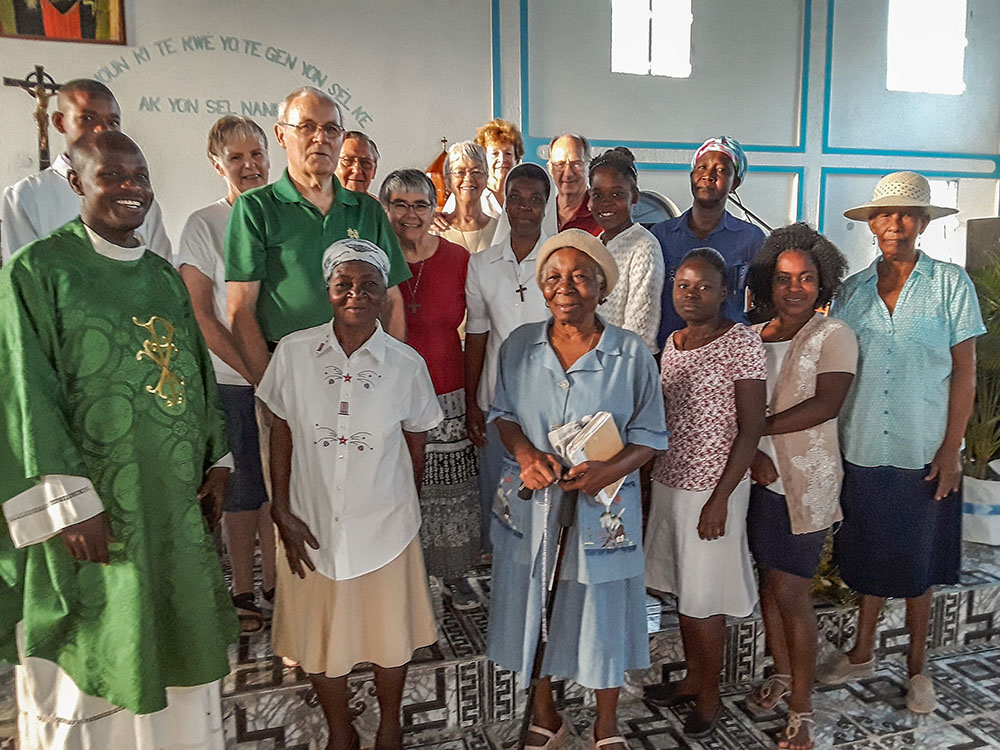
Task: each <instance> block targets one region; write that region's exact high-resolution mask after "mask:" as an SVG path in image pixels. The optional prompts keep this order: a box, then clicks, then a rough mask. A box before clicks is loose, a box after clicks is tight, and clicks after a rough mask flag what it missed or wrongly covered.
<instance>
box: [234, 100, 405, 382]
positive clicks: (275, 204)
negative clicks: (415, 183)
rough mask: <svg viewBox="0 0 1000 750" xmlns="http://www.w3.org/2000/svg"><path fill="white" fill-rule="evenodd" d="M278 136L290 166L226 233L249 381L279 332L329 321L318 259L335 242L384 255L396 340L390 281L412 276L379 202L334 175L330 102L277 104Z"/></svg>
mask: <svg viewBox="0 0 1000 750" xmlns="http://www.w3.org/2000/svg"><path fill="white" fill-rule="evenodd" d="M274 133H275V136H276V138H277V140H278V143H279V144H280V145H281V147H282V148H283V149H285V151H286V152H287V154H288V169H286V170H285V172H284V174H283V175H282V176H281V179H279V180H278V181H277V182H275V183H272V184H270V185H266V186H264V187H262V188H256V189H253V190H248V191H247V192H245V193H243V194H242V195H241V196H240V197H239V198H237V199H236V202H235V203H234V204H233V211H232V213H231V214H230V216H229V225H228V227H227V229H226V248H225V249H226V280H227V282H228V283H227V285H226V286H227V297H228V300H227V304H228V309H229V321H230V325H231V327H232V331H233V337H234V338H235V339H236V344H237V346H238V348H239V349H240V353H241V354H242V355H243V358H244V360H245V361H246V363H247V365H248V367H249V369H250V372H251V374H252V375H253V379H254V382H255V383H257V382H260V378H261V377H262V376H263V374H264V370H265V369H266V368H267V363H268V359H269V351H268V350H269V348H273V345H274V344H275V343H277V341H278V340H279V339H280V338H281V337H282V336H285V335H287V334H289V333H292V332H293V331H298V330H301V329H303V328H309V327H311V326H315V325H319V324H320V323H323V322H325V321H327V320H329V318H330V302H329V299H328V297H327V291H326V287H325V286H324V284H323V274H322V273H321V270H320V262H321V260H322V258H323V252H324V251H325V250H326V249H327V248H328V247H329V246H330V245H332V244H333V243H334V242H336V241H337V240H342V239H345V238H347V237H355V238H358V237H360V238H362V239H366V240H370V241H371V242H374V243H375V244H376V245H378V246H379V247H381V248H382V249H383V250H385V251H386V253H387V254H388V256H389V260H390V263H391V272H390V274H389V285H390V286H391V287H392V288H391V289H389V293H390V294H389V306H388V309H387V310H386V313H385V315H383V319H384V320H387V321H388V325H387V328H388V331H389V333H390V334H392V335H393V336H395V337H396V338H400V339H402V338H403V336H404V334H405V323H404V322H403V304H402V296H401V295H400V293H399V289H398V288H396V285H397V284H399V283H400V282H401V281H405V280H406V279H408V278H409V277H410V271H409V268H408V267H407V265H406V260H405V259H404V258H403V254H402V252H401V250H400V249H399V243H398V241H397V239H396V235H395V234H394V233H393V231H392V227H391V226H390V224H389V221H388V219H387V218H386V215H385V212H384V211H383V210H382V207H381V206H380V205H379V203H378V201H376V200H375V199H374V198H372V197H370V196H368V195H363V194H361V193H355V192H352V191H350V190H347V189H346V188H344V187H343V186H341V184H340V183H339V182H338V180H337V178H336V177H335V176H334V171H335V170H336V168H337V159H338V157H339V156H340V147H341V144H342V143H343V140H344V128H343V116H342V114H341V112H340V108H339V107H338V106H337V104H336V102H334V101H333V99H331V98H330V97H329V96H327V95H326V94H324V93H323V92H322V91H320V90H319V89H315V88H312V87H310V86H307V87H303V88H300V89H296V90H295V91H293V92H292V93H290V94H289V95H288V96H287V97H286V98H285V101H284V102H282V105H281V107H280V108H279V110H278V123H277V124H276V125H275V126H274Z"/></svg>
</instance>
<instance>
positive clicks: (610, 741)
mask: <svg viewBox="0 0 1000 750" xmlns="http://www.w3.org/2000/svg"><path fill="white" fill-rule="evenodd" d="M591 738H592V739H593V741H594V750H601V748H602V747H611V746H612V745H621V746H622V747H624V748H625V750H628V740H626V739H625V738H624V737H622V736H621V735H620V734H616V735H614V736H612V737H605V738H604V739H603V740H599V739H597V735H596V733H595V732H593V731H592V732H591Z"/></svg>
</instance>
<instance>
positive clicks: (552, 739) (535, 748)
mask: <svg viewBox="0 0 1000 750" xmlns="http://www.w3.org/2000/svg"><path fill="white" fill-rule="evenodd" d="M559 718H560V719H562V724H560V725H559V728H558V729H557V730H556V731H554V732H553V731H552V730H551V729H546V728H545V727H540V726H538V725H537V724H532V725H531V726H529V727H528V734H531V733H532V732H534V733H535V734H540V735H542V737H544V738H545V743H544V744H542V745H529V744H527V743H525V744H524V746H525V747H526V748H529V747H530V748H532V750H555V749H556V748H557V747H562V744H563V743H564V742H565V741H566V732H567V731H568V730H567V729H566V727H567V726H568V725H569V722H568V721H566V717H565V716H561V715H560V717H559Z"/></svg>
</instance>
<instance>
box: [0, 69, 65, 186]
mask: <svg viewBox="0 0 1000 750" xmlns="http://www.w3.org/2000/svg"><path fill="white" fill-rule="evenodd" d="M3 85H4V86H15V87H17V88H19V89H24V90H25V91H27V92H28V94H29V95H30V96H32V97H34V99H35V101H36V102H37V106H36V107H35V124H36V125H37V126H38V168H39V169H46V168H47V167H48V166H49V164H50V161H49V99H51V98H52V97H53V96H55V93H56V91H58V90H59V84H58V83H56V82H55V81H54V80H53V79H52V76H50V75H49V74H48V73H46V72H45V68H44V67H43V66H41V65H36V66H35V72H34V73H28V75H26V76H25V77H24V79H23V80H18V79H16V78H8V77H7V76H4V79H3Z"/></svg>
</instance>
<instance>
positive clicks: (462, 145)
mask: <svg viewBox="0 0 1000 750" xmlns="http://www.w3.org/2000/svg"><path fill="white" fill-rule="evenodd" d="M463 157H464V158H466V159H468V160H469V161H474V162H476V163H477V164H478V165H479V166H480V167H481V168H482V170H483V171H484V172H487V173H488V172H489V171H490V167H489V164H487V162H486V149H484V148H483V147H482V146H480V145H479V144H478V143H476V142H475V141H458V142H456V143H453V144H451V145H450V146H448V158H447V159H445V160H444V176H445V177H446V178H447V177H448V176H449V175H450V174H451V163H452V162H453V161H458V160H459V159H461V158H463Z"/></svg>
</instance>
